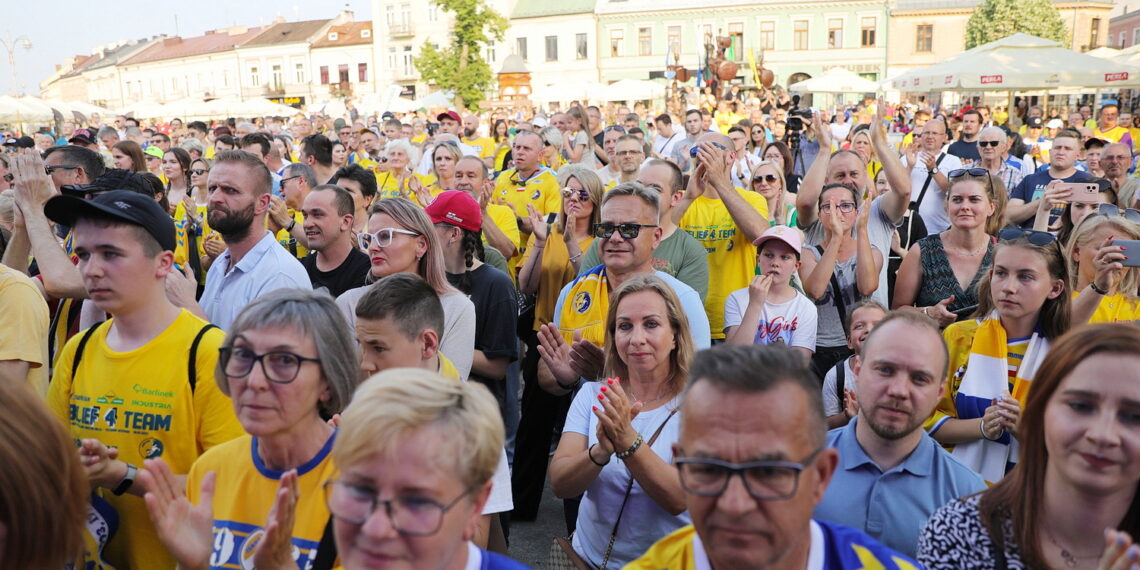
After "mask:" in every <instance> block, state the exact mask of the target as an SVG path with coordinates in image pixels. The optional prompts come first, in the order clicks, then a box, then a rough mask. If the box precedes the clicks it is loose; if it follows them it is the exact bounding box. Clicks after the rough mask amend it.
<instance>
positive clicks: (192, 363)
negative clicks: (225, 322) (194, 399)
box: [186, 323, 218, 394]
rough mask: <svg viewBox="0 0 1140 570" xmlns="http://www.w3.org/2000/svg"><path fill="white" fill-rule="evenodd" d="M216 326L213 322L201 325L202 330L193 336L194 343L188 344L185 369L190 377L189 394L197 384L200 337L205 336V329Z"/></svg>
mask: <svg viewBox="0 0 1140 570" xmlns="http://www.w3.org/2000/svg"><path fill="white" fill-rule="evenodd" d="M216 328H218V325H215V324H214V323H209V324H207V325H206V326H204V327H202V330H200V331H198V336H196V337H194V343H193V344H191V345H190V359H189V362H188V363H187V364H186V369H187V373H188V375H189V377H190V393H191V394H193V393H194V388H196V387H197V385H198V370H197V368H198V366H197V362H196V361H197V360H198V345H199V344H200V343H201V342H202V337H204V336H206V332H207V331H209V330H210V329H216Z"/></svg>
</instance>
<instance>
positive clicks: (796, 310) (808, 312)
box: [724, 287, 819, 352]
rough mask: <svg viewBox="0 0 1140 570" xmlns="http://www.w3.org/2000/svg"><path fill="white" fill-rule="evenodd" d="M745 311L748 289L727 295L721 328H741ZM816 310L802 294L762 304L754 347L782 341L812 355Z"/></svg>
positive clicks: (817, 313)
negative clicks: (722, 326)
mask: <svg viewBox="0 0 1140 570" xmlns="http://www.w3.org/2000/svg"><path fill="white" fill-rule="evenodd" d="M747 309H748V288H747V287H745V288H743V289H737V290H736V291H733V292H732V293H729V294H728V298H727V299H726V300H725V302H724V328H725V329H726V330H727V329H728V327H735V326H739V325H740V321H741V320H742V319H743V318H744V311H745V310H747ZM818 315H819V311H818V310H816V308H815V303H812V302H811V299H808V298H807V297H806V296H804V294H803V293H800V292H799V291H796V296H795V297H792V298H791V299H789V300H787V301H785V302H783V303H772V302H769V301H765V302H764V309H763V310H761V311H760V326H759V327H758V328H757V329H756V339H755V344H775V343H777V342H783V343H784V344H786V345H788V346H799V347H802V348H806V349H808V350H810V351H812V352H815V328H816V319H817V318H818Z"/></svg>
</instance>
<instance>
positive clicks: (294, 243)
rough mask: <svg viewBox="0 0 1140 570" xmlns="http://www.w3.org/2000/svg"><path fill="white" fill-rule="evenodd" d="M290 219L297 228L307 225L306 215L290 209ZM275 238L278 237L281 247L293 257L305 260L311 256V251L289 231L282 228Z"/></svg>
mask: <svg viewBox="0 0 1140 570" xmlns="http://www.w3.org/2000/svg"><path fill="white" fill-rule="evenodd" d="M289 217H291V218H293V221H294V222H297V228H300V227H301V226H302V225H304V223H305V216H304V214H302V213H301V212H297V211H294V210H293V209H292V208H290V209H289ZM266 222H267V223H268V216H266ZM274 237H276V239H277V243H279V244H281V247H283V248H285V251H288V252H289V253H291V254H292V255H293V257H296V258H297V259H304V258H305V256H306V255H309V250H308V249H307V248H306V247H305V246H304V245H303V244H301V242H300V241H298V240H297V238H295V237H293V234H292V233H290V232H289V230H286V229H285V228H281V229H280V230H277V235H276V236H274Z"/></svg>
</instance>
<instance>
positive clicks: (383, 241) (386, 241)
mask: <svg viewBox="0 0 1140 570" xmlns="http://www.w3.org/2000/svg"><path fill="white" fill-rule="evenodd" d="M396 234H402V235H406V236H419V235H420V234H419V232H413V231H411V230H405V229H402V228H380V229H378V230H376V231H374V232H372V233H368V232H361V233H359V234H357V235H356V241H357V242H358V243H359V244H360V249H364V250H367V249H368V248H369V247H371V246H372V245H373V244H375V245H376V247H388V246H390V245H392V240H393V239H394V236H395V235H396Z"/></svg>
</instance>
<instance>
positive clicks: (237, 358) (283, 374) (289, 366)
mask: <svg viewBox="0 0 1140 570" xmlns="http://www.w3.org/2000/svg"><path fill="white" fill-rule="evenodd" d="M218 358H219V359H220V360H221V361H222V373H223V374H225V375H226V376H228V377H230V378H244V377H246V376H249V373H250V372H252V371H253V365H254V364H256V363H258V362H260V363H261V372H262V374H265V377H266V378H267V379H269V381H270V382H276V383H277V384H288V383H290V382H292V381H293V380H296V379H297V374H298V373H299V372H300V371H301V365H302V364H304V363H306V362H320V361H321V360H320V359H319V358H308V357H306V356H301V355H299V354H294V353H292V352H289V351H287V350H271V351H269V352H266V353H265V354H258V353H256V352H254V351H252V350H249V349H248V348H243V347H240V346H223V347H222V348H219V349H218ZM267 361H268V362H269V365H268V366H267V365H266V364H265V363H266V362H267Z"/></svg>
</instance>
